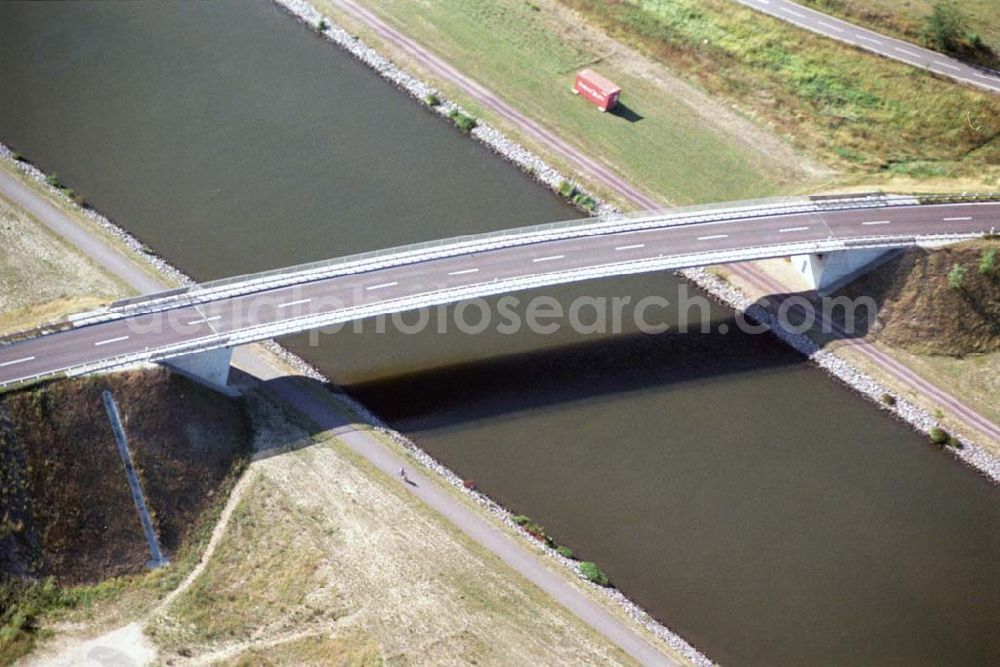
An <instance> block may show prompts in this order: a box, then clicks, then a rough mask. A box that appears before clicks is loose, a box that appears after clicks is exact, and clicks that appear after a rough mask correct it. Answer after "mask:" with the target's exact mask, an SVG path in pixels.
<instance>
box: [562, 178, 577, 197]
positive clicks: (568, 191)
mask: <svg viewBox="0 0 1000 667" xmlns="http://www.w3.org/2000/svg"><path fill="white" fill-rule="evenodd" d="M559 194H560V195H562V196H563V197H565V198H566V199H570V198H572V197H573V195H575V194H576V187H575V186H574V185H573V184H572V183H570V182H569V181H560V182H559Z"/></svg>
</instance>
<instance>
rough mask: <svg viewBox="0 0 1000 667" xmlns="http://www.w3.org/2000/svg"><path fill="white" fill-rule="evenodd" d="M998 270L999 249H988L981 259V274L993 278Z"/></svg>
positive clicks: (984, 251)
mask: <svg viewBox="0 0 1000 667" xmlns="http://www.w3.org/2000/svg"><path fill="white" fill-rule="evenodd" d="M996 270H997V249H996V248H988V249H986V250H983V255H982V257H980V258H979V273H980V275H984V276H991V275H993V273H994V272H996Z"/></svg>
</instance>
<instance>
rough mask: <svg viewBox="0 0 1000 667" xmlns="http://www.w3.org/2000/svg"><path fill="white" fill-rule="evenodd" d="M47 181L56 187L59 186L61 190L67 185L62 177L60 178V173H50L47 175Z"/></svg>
mask: <svg viewBox="0 0 1000 667" xmlns="http://www.w3.org/2000/svg"><path fill="white" fill-rule="evenodd" d="M45 182H46V183H48V184H49V185H51V186H52V187H54V188H59V189H60V190H62V189H63V188H65V187H66V185H65V184H64V183H63V182H62V179H61V178H59V174H49V175H48V176H46V177H45Z"/></svg>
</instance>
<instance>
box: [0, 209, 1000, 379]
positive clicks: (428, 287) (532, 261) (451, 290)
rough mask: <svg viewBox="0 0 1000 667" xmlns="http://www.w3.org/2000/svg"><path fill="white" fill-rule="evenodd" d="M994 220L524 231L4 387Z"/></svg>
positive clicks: (960, 212) (64, 348)
mask: <svg viewBox="0 0 1000 667" xmlns="http://www.w3.org/2000/svg"><path fill="white" fill-rule="evenodd" d="M998 227H1000V202H979V203H952V204H934V205H910V206H890V207H875V208H849V209H843V210H814V211H810V212H804V213H791V214H776V215H767V216H759V215H755V216H753V217H749V218H748V217H733V218H731V219H724V220H714V221H708V222H697V223H690V224H679V225H678V224H673V225H668V226H663V227H651V228H646V229H640V230H636V231H625V232H620V231H619V232H613V233H606V234H588V235H585V236H578V237H571V238H559V239H554V240H548V241H539V242H527V241H526V242H524V243H521V244H518V245H513V246H507V247H500V248H496V249H492V250H481V251H474V252H468V253H461V254H456V255H451V256H444V257H438V258H431V259H424V260H420V261H407V262H402V263H400V264H398V265H388V266H383V267H382V268H377V269H373V270H370V271H363V272H360V273H351V274H348V275H336V276H331V277H326V278H322V279H313V280H305V279H304V280H303V282H301V283H297V284H293V285H287V286H283V287H280V288H276V289H265V290H262V291H257V292H252V293H249V294H241V295H237V296H220V297H219V298H215V299H210V300H208V301H204V302H201V303H190V302H189V303H182V304H179V305H177V306H176V307H164V309H163V310H159V311H157V312H139V313H137V314H131V315H121V316H118V317H116V318H113V319H110V320H109V321H104V322H97V323H94V324H89V325H86V326H78V327H76V328H72V329H69V330H66V331H62V332H58V333H53V334H49V335H45V336H40V337H37V338H33V339H28V340H24V341H20V342H17V343H13V344H10V345H6V346H3V347H0V387H9V386H13V385H16V384H19V383H23V382H30V381H33V380H35V379H39V378H42V377H46V376H51V375H55V374H62V373H67V374H77V373H83V372H88V371H91V370H98V369H102V368H113V367H119V366H124V365H128V364H131V363H136V362H137V361H143V360H153V361H158V360H162V359H166V358H170V357H172V356H177V355H180V354H188V353H191V352H195V351H199V350H207V349H214V348H218V347H225V346H230V345H236V344H243V343H247V342H252V341H255V340H263V339H267V338H272V337H274V336H276V335H282V334H287V333H294V332H299V331H305V330H308V329H312V328H317V327H320V326H327V325H330V324H334V323H337V322H343V321H348V320H352V319H358V318H361V317H367V316H371V315H377V314H385V313H391V312H399V311H403V310H408V309H411V308H415V307H421V306H431V305H437V304H441V303H448V302H453V301H458V300H461V299H464V298H472V297H477V296H489V295H495V294H500V293H504V292H510V291H514V290H518V289H525V288H530V287H539V286H544V285H551V284H558V283H566V282H573V281H577V280H584V279H588V278H592V277H598V276H608V275H624V274H629V273H640V272H645V271H655V270H663V269H672V268H681V267H691V266H701V265H709V264H719V263H725V262H730V261H744V260H748V259H761V258H767V257H776V256H785V255H791V254H799V253H809V252H826V251H831V250H836V249H841V248H845V247H879V246H885V247H898V246H905V245H910V244H913V243H916V242H923V241H932V240H935V239H959V238H972V237H976V236H980V235H984V234H987V233H990V232H991V231H992V230H993V229H994V228H998Z"/></svg>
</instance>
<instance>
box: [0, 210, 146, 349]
mask: <svg viewBox="0 0 1000 667" xmlns="http://www.w3.org/2000/svg"><path fill="white" fill-rule="evenodd" d="M0 248H3V261H2V262H0V335H3V334H6V333H12V332H15V331H21V330H24V329H30V328H31V327H34V326H37V325H39V324H44V323H47V322H53V321H56V320H58V319H60V318H61V317H63V316H65V315H67V314H69V313H73V312H78V311H81V310H86V309H88V308H92V307H94V306H96V305H98V304H100V303H102V302H105V301H110V300H113V299H116V298H121V297H123V296H125V295H126V294H128V293H130V291H129V290H127V289H126V288H125V286H124V285H123V284H122V283H121V282H119V281H118V280H117V279H116V278H114V277H113V276H111V275H110V274H108V273H107V272H105V271H104V270H102V269H101V268H100V267H98V266H96V265H95V264H94V263H93V262H89V261H87V259H85V258H83V257H81V256H80V254H79V253H78V252H76V251H75V249H73V248H72V247H70V246H69V244H67V243H66V242H65V241H64V240H63V239H61V238H60V237H58V236H56V235H55V234H53V233H51V232H50V231H49V230H48V229H46V228H45V227H43V226H42V225H40V224H38V223H37V222H36V221H34V220H33V219H31V216H29V215H28V213H27V212H26V211H24V210H23V209H21V208H20V207H18V206H15V205H14V204H12V203H11V202H9V201H8V200H6V199H4V198H2V197H0Z"/></svg>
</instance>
